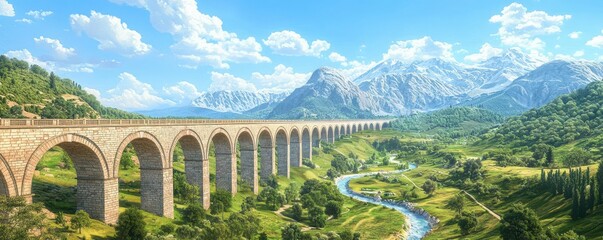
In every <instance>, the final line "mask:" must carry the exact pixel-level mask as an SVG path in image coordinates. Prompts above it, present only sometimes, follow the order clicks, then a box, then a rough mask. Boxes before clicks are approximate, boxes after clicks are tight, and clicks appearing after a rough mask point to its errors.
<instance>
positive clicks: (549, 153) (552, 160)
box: [546, 147, 555, 167]
mask: <svg viewBox="0 0 603 240" xmlns="http://www.w3.org/2000/svg"><path fill="white" fill-rule="evenodd" d="M554 163H555V156H553V148H552V147H549V149H548V151H547V152H546V164H547V165H548V166H549V167H550V166H553V164H554Z"/></svg>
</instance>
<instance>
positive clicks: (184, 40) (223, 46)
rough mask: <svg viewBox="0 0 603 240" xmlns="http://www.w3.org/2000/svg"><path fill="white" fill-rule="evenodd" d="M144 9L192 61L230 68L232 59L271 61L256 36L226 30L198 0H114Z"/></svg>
mask: <svg viewBox="0 0 603 240" xmlns="http://www.w3.org/2000/svg"><path fill="white" fill-rule="evenodd" d="M111 1H112V2H115V3H120V4H128V5H131V6H135V7H139V8H144V9H146V10H147V11H148V12H149V13H150V18H151V24H152V25H153V27H154V28H155V29H157V30H158V31H160V32H164V33H169V34H171V35H172V36H173V37H174V39H175V41H176V43H175V44H173V45H172V47H171V49H172V51H173V52H174V53H175V54H176V55H177V56H178V57H180V58H181V59H183V60H186V61H187V62H189V63H190V64H184V66H192V65H191V64H206V65H210V66H212V67H215V68H229V67H230V65H229V64H228V62H235V63H240V62H250V63H262V62H270V58H268V57H266V56H263V55H262V54H261V51H262V46H261V45H260V44H259V43H258V42H257V41H256V40H255V38H253V37H248V38H245V39H239V38H238V37H237V35H236V34H235V33H230V32H227V31H224V30H223V29H222V20H221V19H220V18H218V17H216V16H210V15H206V14H203V13H201V12H200V11H199V10H198V7H197V2H196V1H195V0H172V1H165V0H135V1H129V0H111Z"/></svg>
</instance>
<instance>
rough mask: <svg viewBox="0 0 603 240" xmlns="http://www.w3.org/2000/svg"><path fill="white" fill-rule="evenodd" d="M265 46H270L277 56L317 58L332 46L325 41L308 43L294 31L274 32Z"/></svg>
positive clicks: (265, 42)
mask: <svg viewBox="0 0 603 240" xmlns="http://www.w3.org/2000/svg"><path fill="white" fill-rule="evenodd" d="M264 44H265V45H266V46H268V47H269V48H270V49H272V51H273V52H274V53H275V54H279V55H285V56H315V57H319V56H320V54H321V53H322V52H324V51H326V50H328V49H329V48H330V47H331V44H330V43H329V42H327V41H324V40H314V41H312V43H308V41H307V40H306V39H304V38H303V37H302V36H301V35H299V34H298V33H296V32H294V31H288V30H284V31H280V32H273V33H271V34H270V36H268V39H266V40H264Z"/></svg>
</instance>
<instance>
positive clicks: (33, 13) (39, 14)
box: [26, 10, 52, 20]
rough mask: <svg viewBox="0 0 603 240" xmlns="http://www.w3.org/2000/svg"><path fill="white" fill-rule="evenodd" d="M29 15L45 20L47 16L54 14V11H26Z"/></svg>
mask: <svg viewBox="0 0 603 240" xmlns="http://www.w3.org/2000/svg"><path fill="white" fill-rule="evenodd" d="M26 14H27V15H28V16H31V17H33V18H35V19H38V20H44V18H45V17H48V16H50V15H52V11H42V10H40V11H29V12H27V13H26Z"/></svg>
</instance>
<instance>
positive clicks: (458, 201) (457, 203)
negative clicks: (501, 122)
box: [446, 193, 465, 215]
mask: <svg viewBox="0 0 603 240" xmlns="http://www.w3.org/2000/svg"><path fill="white" fill-rule="evenodd" d="M446 206H447V207H448V208H450V209H452V210H454V211H455V212H456V214H458V215H460V214H461V213H462V212H463V209H464V208H465V196H463V194H462V193H457V194H456V195H454V197H452V198H451V199H450V200H448V203H447V204H446Z"/></svg>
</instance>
